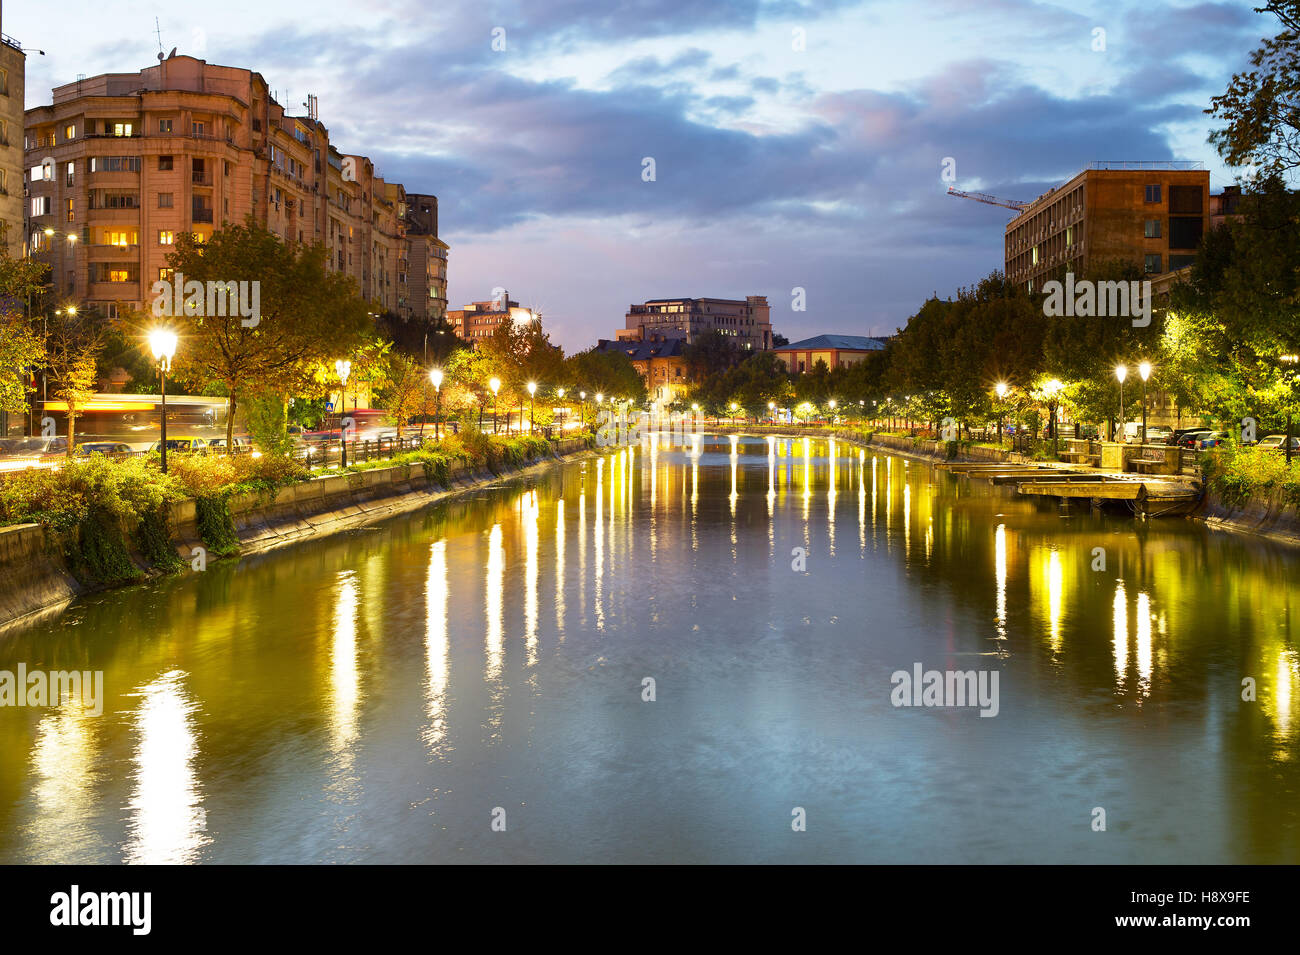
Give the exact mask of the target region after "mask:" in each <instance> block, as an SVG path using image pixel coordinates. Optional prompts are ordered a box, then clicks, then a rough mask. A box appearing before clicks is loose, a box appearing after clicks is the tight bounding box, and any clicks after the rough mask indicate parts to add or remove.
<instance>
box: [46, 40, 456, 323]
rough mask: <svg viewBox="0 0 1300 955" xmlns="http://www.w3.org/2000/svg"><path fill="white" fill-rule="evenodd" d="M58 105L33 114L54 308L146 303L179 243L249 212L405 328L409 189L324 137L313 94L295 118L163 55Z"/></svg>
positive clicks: (247, 87) (251, 78) (189, 61)
mask: <svg viewBox="0 0 1300 955" xmlns="http://www.w3.org/2000/svg"><path fill="white" fill-rule="evenodd" d="M52 99H53V101H52V103H51V104H50V105H49V106H40V107H36V108H33V109H30V110H28V111H27V113H26V134H27V135H26V144H25V145H26V159H25V166H26V169H27V172H28V183H27V186H28V200H27V201H28V206H29V208H28V210H27V212H28V229H27V237H26V238H27V244H28V248H29V250H30V252H31V253H32V254H33V255H35V256H36V257H38V258H39V259H41V260H42V261H45V262H47V263H48V264H49V265H50V266H51V270H52V275H51V283H52V286H53V291H54V295H55V297H56V299H62V300H71V301H76V302H79V303H84V304H89V305H96V306H101V307H102V308H103V309H104V310H105V311H106V312H108V313H109V314H114V313H115V312H116V310H117V309H118V308H119V307H120V306H123V305H126V306H132V307H143V305H144V304H145V303H147V302H149V301H151V300H152V296H151V295H150V293H149V289H150V286H151V285H152V284H153V282H155V281H157V280H158V279H160V278H166V277H167V276H168V274H169V269H168V266H167V261H166V257H167V254H168V252H169V251H170V247H171V246H172V245H173V244H174V243H175V241H176V236H177V235H179V234H181V233H182V232H191V233H193V234H194V235H195V236H196V237H197V238H198V240H199V241H203V240H204V239H205V238H206V237H207V236H210V235H211V234H212V231H213V230H214V229H216V228H219V227H220V226H221V225H223V224H239V223H242V222H244V220H245V219H246V218H247V217H248V216H250V215H251V216H252V218H253V220H254V221H255V222H256V223H258V224H259V225H261V226H263V227H265V228H267V229H269V230H271V231H272V232H275V233H276V234H277V235H280V236H282V237H283V238H284V239H285V240H286V241H289V242H300V243H316V242H319V243H321V244H323V245H324V246H325V247H326V248H327V250H328V252H329V267H330V268H331V269H332V270H334V271H337V272H342V273H344V274H346V275H348V276H350V277H352V278H353V279H354V280H355V282H356V284H357V288H358V290H359V292H360V294H361V296H362V297H363V298H365V299H366V300H367V301H368V302H370V303H372V305H373V307H374V311H375V312H376V313H378V312H381V311H391V312H394V313H396V314H399V315H402V316H403V317H410V315H411V314H412V313H413V308H412V306H411V303H412V302H413V301H415V300H417V299H418V300H419V301H421V302H423V300H424V299H426V298H428V297H429V291H428V289H427V288H426V286H425V285H424V280H423V275H424V273H423V272H420V273H415V274H413V273H412V272H411V269H410V261H411V253H410V249H409V247H408V242H407V199H406V192H405V189H404V188H403V187H402V186H401V185H399V184H396V183H389V182H386V181H385V180H384V179H383V178H382V177H380V176H379V175H377V173H376V171H375V167H374V164H373V163H372V162H371V160H370V159H368V158H367V157H365V156H363V155H359V154H355V153H346V152H343V151H342V150H340V149H339V148H338V147H337V146H336V145H334V144H333V143H332V142H331V141H330V136H329V130H328V129H327V128H326V126H325V125H324V124H323V123H321V121H320V120H319V118H318V117H317V111H316V101H315V98H314V97H308V103H307V104H305V105H306V106H307V114H306V115H305V116H293V115H290V114H289V113H288V112H286V110H285V108H284V106H282V105H281V104H280V103H278V102H277V101H276V100H275V98H274V96H273V95H272V93H271V91H270V89H269V87H268V86H267V83H266V80H265V79H264V78H263V77H262V75H261V74H260V73H257V72H254V71H251V70H246V69H242V68H238V67H228V66H217V65H214V64H210V63H208V62H206V61H204V60H200V59H196V58H194V57H190V56H171V57H168V58H166V59H162V60H160V61H159V63H158V64H157V65H156V66H151V67H148V68H146V69H143V70H140V71H139V72H138V73H107V74H103V75H100V76H94V77H89V78H85V79H79V80H77V81H75V82H73V83H68V84H65V85H63V86H59V87H56V88H55V89H54V90H53V97H52ZM435 238H436V237H435ZM425 241H427V240H425ZM443 251H444V256H445V246H443ZM444 262H445V257H444ZM443 281H444V282H445V268H444V276H443Z"/></svg>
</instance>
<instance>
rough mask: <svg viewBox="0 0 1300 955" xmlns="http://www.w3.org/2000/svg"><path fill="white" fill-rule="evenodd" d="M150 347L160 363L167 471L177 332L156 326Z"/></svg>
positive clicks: (162, 433)
mask: <svg viewBox="0 0 1300 955" xmlns="http://www.w3.org/2000/svg"><path fill="white" fill-rule="evenodd" d="M149 348H150V350H151V351H152V352H153V360H154V361H155V362H156V363H157V365H158V380H159V382H160V383H161V386H162V387H161V390H162V424H161V434H160V435H159V437H160V438H161V439H162V440H161V441H160V442H159V444H158V446H159V447H160V448H161V449H162V473H163V474H166V473H167V372H168V371H170V370H171V367H172V355H174V354H176V333H175V332H173V331H172V330H171V329H169V328H155V329H154V330H153V331H151V332H150V333H149ZM68 445H69V446H71V445H72V435H68Z"/></svg>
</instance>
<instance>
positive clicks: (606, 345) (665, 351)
mask: <svg viewBox="0 0 1300 955" xmlns="http://www.w3.org/2000/svg"><path fill="white" fill-rule="evenodd" d="M685 344H686V343H685V342H684V341H683V340H682V339H680V338H668V339H657V340H653V341H644V342H642V341H610V340H609V339H605V338H602V339H600V341H599V342H597V343H596V348H597V349H599V350H600V351H621V352H622V353H623V354H625V355H627V357H628V358H630V359H631V360H632V361H649V360H650V359H651V358H680V357H681V356H682V347H683V346H684V345H685Z"/></svg>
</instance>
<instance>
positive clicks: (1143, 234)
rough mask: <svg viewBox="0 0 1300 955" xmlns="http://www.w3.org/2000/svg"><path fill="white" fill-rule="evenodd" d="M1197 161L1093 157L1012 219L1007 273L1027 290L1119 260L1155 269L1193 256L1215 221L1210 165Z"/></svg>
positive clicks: (1174, 266)
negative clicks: (1103, 160) (1094, 160)
mask: <svg viewBox="0 0 1300 955" xmlns="http://www.w3.org/2000/svg"><path fill="white" fill-rule="evenodd" d="M1195 165H1197V164H1194V163H1179V162H1135V163H1093V164H1092V165H1091V166H1089V167H1088V168H1087V169H1085V170H1083V171H1082V172H1080V173H1079V174H1078V175H1076V176H1074V177H1073V178H1072V179H1070V180H1069V181H1068V182H1066V183H1065V184H1064V185H1062V186H1060V187H1058V188H1056V189H1053V190H1051V191H1050V192H1047V193H1045V194H1043V195H1042V196H1039V197H1038V198H1037V199H1035V200H1034V201H1033V202H1030V203H1028V204H1026V205H1025V206H1024V207H1023V208H1022V209H1020V211H1019V213H1018V215H1017V216H1016V218H1014V219H1012V220H1011V222H1009V223H1008V224H1007V227H1006V234H1005V236H1004V243H1005V268H1006V275H1007V278H1008V279H1009V280H1010V281H1012V282H1016V283H1018V284H1020V285H1022V286H1024V287H1025V288H1026V289H1027V290H1028V291H1031V292H1038V291H1041V290H1042V287H1043V283H1044V282H1047V281H1049V280H1051V279H1059V278H1060V277H1061V276H1063V275H1064V274H1065V273H1066V272H1073V273H1075V274H1076V275H1078V274H1082V273H1083V272H1085V271H1086V270H1087V269H1088V268H1089V267H1090V266H1091V265H1093V264H1095V263H1101V262H1109V261H1119V262H1124V263H1129V264H1132V265H1134V266H1136V267H1137V268H1138V269H1139V270H1140V271H1141V272H1142V273H1143V274H1145V275H1148V276H1151V277H1155V276H1158V275H1162V274H1164V273H1166V272H1175V271H1178V270H1179V269H1182V268H1186V267H1187V266H1189V265H1191V264H1192V261H1193V260H1194V259H1195V257H1196V247H1197V245H1198V244H1199V243H1200V241H1201V236H1202V235H1203V234H1204V233H1205V230H1206V229H1207V228H1208V227H1209V225H1210V173H1209V171H1208V170H1205V169H1198V168H1188V167H1194V166H1195Z"/></svg>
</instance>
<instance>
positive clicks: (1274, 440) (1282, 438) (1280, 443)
mask: <svg viewBox="0 0 1300 955" xmlns="http://www.w3.org/2000/svg"><path fill="white" fill-rule="evenodd" d="M1255 447H1257V448H1258V449H1259V450H1261V451H1282V452H1285V451H1286V435H1284V434H1270V435H1268V437H1265V438H1261V439H1260V441H1259V444H1257V445H1255ZM1291 453H1292V454H1296V453H1300V437H1298V436H1296V435H1292V436H1291Z"/></svg>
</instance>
